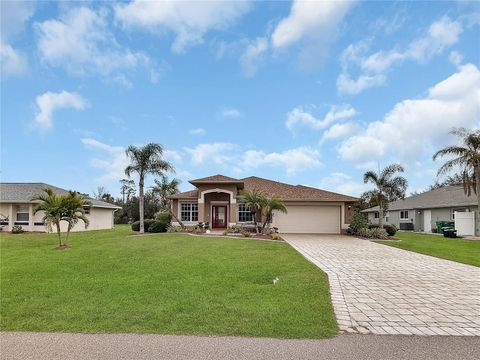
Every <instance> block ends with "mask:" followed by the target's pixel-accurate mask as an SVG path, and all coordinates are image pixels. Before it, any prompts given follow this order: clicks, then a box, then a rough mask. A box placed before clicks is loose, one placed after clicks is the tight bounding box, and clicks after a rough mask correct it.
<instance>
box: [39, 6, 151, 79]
mask: <svg viewBox="0 0 480 360" xmlns="http://www.w3.org/2000/svg"><path fill="white" fill-rule="evenodd" d="M35 28H36V32H37V35H38V51H39V53H40V58H41V60H42V61H43V62H44V63H45V64H47V65H51V66H59V67H63V68H64V69H66V70H67V71H68V72H70V73H71V74H74V75H95V74H100V75H110V74H112V73H118V72H119V71H122V70H133V69H136V68H138V67H142V66H143V67H146V68H149V69H150V67H151V63H150V62H151V61H150V59H149V57H148V56H147V55H145V54H143V53H140V52H132V51H131V50H129V49H127V48H124V47H122V46H120V45H119V44H118V42H117V40H116V38H115V36H114V35H113V33H112V32H111V31H110V30H109V24H108V11H107V10H106V9H103V8H102V9H100V10H98V12H96V11H94V10H92V9H89V8H87V7H76V8H70V9H69V10H67V11H66V12H65V13H63V14H62V15H61V16H60V18H58V19H50V20H46V21H44V22H41V23H36V24H35ZM117 76H120V77H119V78H118V79H120V81H121V82H123V83H125V84H129V80H128V79H127V78H126V77H125V76H124V75H117Z"/></svg>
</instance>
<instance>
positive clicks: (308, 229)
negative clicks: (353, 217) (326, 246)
mask: <svg viewBox="0 0 480 360" xmlns="http://www.w3.org/2000/svg"><path fill="white" fill-rule="evenodd" d="M287 210H288V213H287V214H283V213H279V212H277V213H275V214H274V216H273V226H275V227H278V229H279V232H281V233H303V234H340V232H341V224H342V222H343V216H342V206H341V205H338V204H336V205H329V204H322V205H317V204H302V205H300V204H299V205H293V204H287Z"/></svg>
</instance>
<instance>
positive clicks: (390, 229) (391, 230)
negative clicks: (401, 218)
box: [383, 224, 397, 236]
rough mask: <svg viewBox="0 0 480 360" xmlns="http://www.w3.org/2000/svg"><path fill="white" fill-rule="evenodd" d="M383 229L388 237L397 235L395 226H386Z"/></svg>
mask: <svg viewBox="0 0 480 360" xmlns="http://www.w3.org/2000/svg"><path fill="white" fill-rule="evenodd" d="M383 228H384V229H385V231H386V232H387V234H388V236H394V235H395V234H396V233H397V227H396V226H395V225H390V224H386V225H383Z"/></svg>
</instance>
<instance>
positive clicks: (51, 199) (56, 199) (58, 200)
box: [31, 188, 65, 247]
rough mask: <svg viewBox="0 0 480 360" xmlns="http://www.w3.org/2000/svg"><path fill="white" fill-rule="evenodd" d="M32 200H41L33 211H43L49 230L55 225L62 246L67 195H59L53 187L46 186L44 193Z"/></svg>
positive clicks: (59, 243) (44, 220)
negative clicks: (62, 222)
mask: <svg viewBox="0 0 480 360" xmlns="http://www.w3.org/2000/svg"><path fill="white" fill-rule="evenodd" d="M31 200H32V201H40V203H39V204H38V205H37V206H35V208H34V209H33V213H34V214H36V213H37V212H39V211H43V222H44V223H45V225H46V226H47V228H48V230H49V231H52V225H55V227H56V230H57V236H58V246H59V247H62V245H63V244H62V237H61V234H60V221H61V220H62V216H63V205H64V202H65V196H63V195H57V194H55V193H54V192H53V190H52V189H50V188H45V189H44V190H43V193H41V194H37V195H34V196H33V197H32V198H31Z"/></svg>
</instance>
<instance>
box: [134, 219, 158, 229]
mask: <svg viewBox="0 0 480 360" xmlns="http://www.w3.org/2000/svg"><path fill="white" fill-rule="evenodd" d="M154 221H155V220H153V219H145V220H144V221H143V227H144V230H145V232H148V228H149V227H150V224H151V223H152V222H154ZM132 230H133V231H140V221H135V222H134V223H132Z"/></svg>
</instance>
